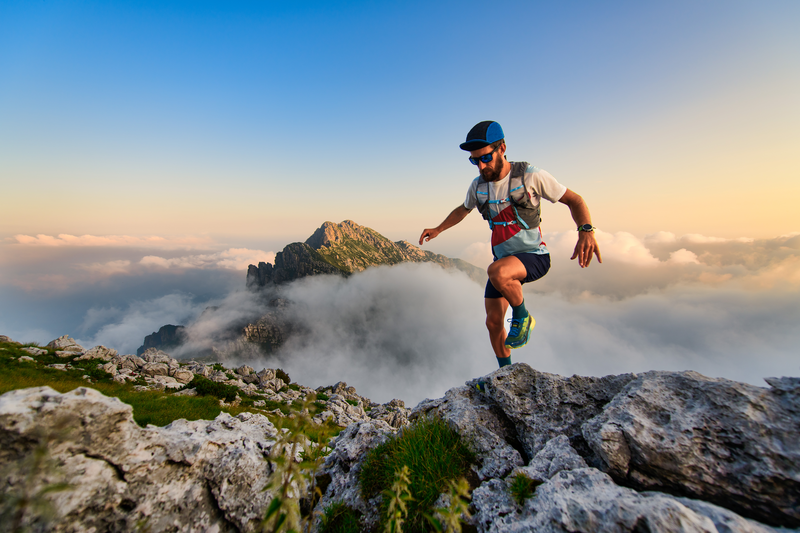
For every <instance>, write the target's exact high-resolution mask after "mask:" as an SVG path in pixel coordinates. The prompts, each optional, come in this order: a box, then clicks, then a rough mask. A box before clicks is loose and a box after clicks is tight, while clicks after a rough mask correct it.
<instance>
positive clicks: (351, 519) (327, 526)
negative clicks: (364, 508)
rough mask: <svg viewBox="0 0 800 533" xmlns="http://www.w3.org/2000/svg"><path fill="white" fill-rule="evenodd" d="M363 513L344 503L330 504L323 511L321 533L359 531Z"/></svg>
mask: <svg viewBox="0 0 800 533" xmlns="http://www.w3.org/2000/svg"><path fill="white" fill-rule="evenodd" d="M360 518H361V513H359V512H358V511H355V510H354V509H351V508H350V507H348V506H347V505H345V504H344V503H341V502H338V503H334V504H332V505H329V506H328V507H326V508H325V509H324V510H323V511H322V524H321V525H320V528H319V532H320V533H359V532H360V531H361V527H360V525H359V519H360Z"/></svg>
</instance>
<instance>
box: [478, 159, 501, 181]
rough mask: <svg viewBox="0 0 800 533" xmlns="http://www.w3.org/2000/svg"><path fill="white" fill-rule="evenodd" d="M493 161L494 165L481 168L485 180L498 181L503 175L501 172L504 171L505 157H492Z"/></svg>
mask: <svg viewBox="0 0 800 533" xmlns="http://www.w3.org/2000/svg"><path fill="white" fill-rule="evenodd" d="M492 163H494V166H492V167H489V166H487V167H486V168H484V169H483V170H481V177H482V178H483V181H497V180H499V179H500V178H501V177H502V176H500V173H501V172H502V171H503V159H502V158H501V157H495V158H493V159H492Z"/></svg>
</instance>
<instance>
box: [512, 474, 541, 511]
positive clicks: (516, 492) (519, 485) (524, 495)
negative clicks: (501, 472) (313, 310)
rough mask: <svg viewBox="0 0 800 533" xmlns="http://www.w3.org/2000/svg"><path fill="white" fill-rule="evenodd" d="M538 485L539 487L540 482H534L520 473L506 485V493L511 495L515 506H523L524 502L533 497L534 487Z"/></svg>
mask: <svg viewBox="0 0 800 533" xmlns="http://www.w3.org/2000/svg"><path fill="white" fill-rule="evenodd" d="M539 485H541V482H539V481H535V480H533V479H531V478H529V477H528V476H526V475H525V474H522V473H520V474H517V475H516V476H514V477H513V478H511V481H510V483H509V484H508V492H509V493H510V494H511V497H512V498H513V499H514V501H515V502H517V505H523V504H524V503H525V500H527V499H528V498H530V497H531V496H533V493H534V492H535V491H536V487H538V486H539Z"/></svg>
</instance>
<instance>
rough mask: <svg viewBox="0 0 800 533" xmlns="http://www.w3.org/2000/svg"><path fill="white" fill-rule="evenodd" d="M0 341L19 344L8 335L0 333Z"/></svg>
mask: <svg viewBox="0 0 800 533" xmlns="http://www.w3.org/2000/svg"><path fill="white" fill-rule="evenodd" d="M0 342H8V343H11V344H19V343H18V342H17V341H15V340H12V339H11V337H9V336H8V335H0Z"/></svg>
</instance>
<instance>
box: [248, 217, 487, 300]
mask: <svg viewBox="0 0 800 533" xmlns="http://www.w3.org/2000/svg"><path fill="white" fill-rule="evenodd" d="M403 262H415V263H423V262H431V263H437V264H439V265H441V266H442V267H444V268H452V269H457V270H461V271H463V272H465V273H466V274H467V275H468V276H470V277H471V278H473V279H475V280H476V281H478V282H480V283H483V282H484V281H485V279H486V273H485V272H484V271H483V270H482V269H480V268H478V267H476V266H474V265H471V264H469V263H467V262H466V261H463V260H461V259H451V258H449V257H445V256H443V255H439V254H434V253H432V252H428V251H425V250H421V249H419V248H418V247H416V246H414V245H412V244H411V243H409V242H407V241H398V242H392V241H390V240H389V239H387V238H386V237H384V236H383V235H381V234H380V233H378V232H377V231H375V230H373V229H370V228H367V227H365V226H359V225H358V224H356V223H355V222H353V221H352V220H345V221H343V222H341V223H340V224H334V223H333V222H325V223H324V224H323V225H322V226H320V227H319V228H318V229H317V230H316V231H315V232H314V233H313V234H312V235H311V237H309V238H308V239H307V240H306V242H304V243H292V244H289V245H288V246H286V247H285V248H284V249H283V251H282V252H278V254H276V256H275V264H274V265H273V264H272V263H264V262H261V263H259V264H258V266H256V265H250V266H249V267H248V269H247V286H248V287H249V288H253V289H255V288H259V287H264V286H268V285H272V284H280V283H285V282H287V281H292V280H295V279H298V278H302V277H305V276H312V275H317V274H337V275H343V276H346V275H349V274H352V273H353V272H359V271H362V270H364V269H365V268H367V267H370V266H377V265H395V264H398V263H403Z"/></svg>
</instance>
